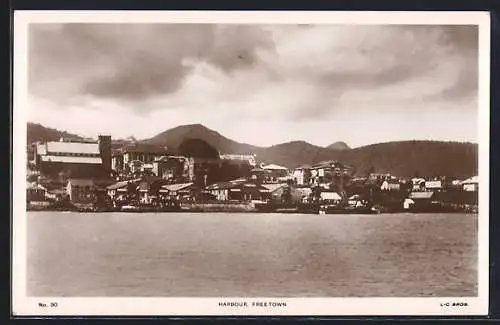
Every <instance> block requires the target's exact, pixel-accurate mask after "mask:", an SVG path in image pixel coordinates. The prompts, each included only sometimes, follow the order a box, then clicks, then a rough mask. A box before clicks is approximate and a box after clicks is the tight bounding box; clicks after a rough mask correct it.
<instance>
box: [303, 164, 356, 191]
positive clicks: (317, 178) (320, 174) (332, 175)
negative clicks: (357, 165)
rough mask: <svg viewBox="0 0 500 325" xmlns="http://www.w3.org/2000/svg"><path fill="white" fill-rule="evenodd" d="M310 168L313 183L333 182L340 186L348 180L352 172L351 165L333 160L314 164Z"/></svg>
mask: <svg viewBox="0 0 500 325" xmlns="http://www.w3.org/2000/svg"><path fill="white" fill-rule="evenodd" d="M310 170H311V182H312V183H313V184H315V185H323V184H335V185H337V186H339V187H341V188H342V187H344V185H345V184H347V183H348V182H349V181H350V179H351V178H352V176H353V173H354V169H353V168H352V167H350V166H347V165H344V164H342V163H340V162H338V161H335V160H330V161H324V162H320V163H318V164H314V165H313V166H312V167H311V169H310Z"/></svg>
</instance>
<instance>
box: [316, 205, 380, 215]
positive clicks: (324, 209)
mask: <svg viewBox="0 0 500 325" xmlns="http://www.w3.org/2000/svg"><path fill="white" fill-rule="evenodd" d="M318 212H319V214H379V213H380V210H378V209H377V208H375V207H370V206H360V207H355V206H337V205H322V206H321V207H320V208H319V211H318Z"/></svg>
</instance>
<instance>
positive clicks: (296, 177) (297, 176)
mask: <svg viewBox="0 0 500 325" xmlns="http://www.w3.org/2000/svg"><path fill="white" fill-rule="evenodd" d="M310 177H311V166H310V165H302V166H299V167H297V168H295V169H294V171H293V173H292V178H293V181H294V183H295V184H296V185H299V186H300V185H308V184H309V182H310Z"/></svg>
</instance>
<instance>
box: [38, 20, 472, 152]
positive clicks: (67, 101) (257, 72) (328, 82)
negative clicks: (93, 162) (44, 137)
mask: <svg viewBox="0 0 500 325" xmlns="http://www.w3.org/2000/svg"><path fill="white" fill-rule="evenodd" d="M477 97H478V28H477V26H440V25H234V24H232V25H218V24H166V23H165V24H144V23H128V24H115V23H108V24H96V23H66V24H47V23H44V24H30V26H29V30H28V120H29V121H31V122H35V123H41V124H42V125H44V126H47V127H52V128H57V129H60V130H65V131H69V132H72V133H76V134H79V135H82V136H87V137H96V135H97V134H110V135H112V137H113V138H127V137H130V136H133V137H135V138H138V139H143V138H149V137H152V136H154V135H156V134H158V133H160V132H162V131H165V130H167V129H169V128H172V127H176V126H178V125H184V124H198V123H200V124H203V125H205V126H206V127H208V128H211V129H213V130H215V131H217V132H219V133H221V134H222V135H224V136H226V137H228V138H230V139H233V140H235V141H238V142H244V143H249V144H253V145H258V146H271V145H275V144H279V143H283V142H288V141H295V140H303V141H307V142H309V143H312V144H315V145H319V146H326V145H329V144H331V143H333V142H336V141H344V142H346V143H347V144H348V145H350V146H351V147H358V146H363V145H368V144H373V143H379V142H388V141H399V140H444V141H472V142H477V133H478V128H477V119H478V105H477Z"/></svg>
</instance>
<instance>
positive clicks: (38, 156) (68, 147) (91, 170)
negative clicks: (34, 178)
mask: <svg viewBox="0 0 500 325" xmlns="http://www.w3.org/2000/svg"><path fill="white" fill-rule="evenodd" d="M33 163H34V165H35V166H36V169H37V170H39V171H40V173H41V174H42V175H48V176H51V175H52V176H56V175H59V174H60V173H64V174H66V175H67V176H68V177H85V178H98V177H107V176H109V173H110V171H111V137H110V136H99V139H98V141H96V142H89V141H74V140H72V141H67V140H64V139H61V140H60V141H48V142H44V143H37V144H36V146H35V152H34V155H33Z"/></svg>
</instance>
